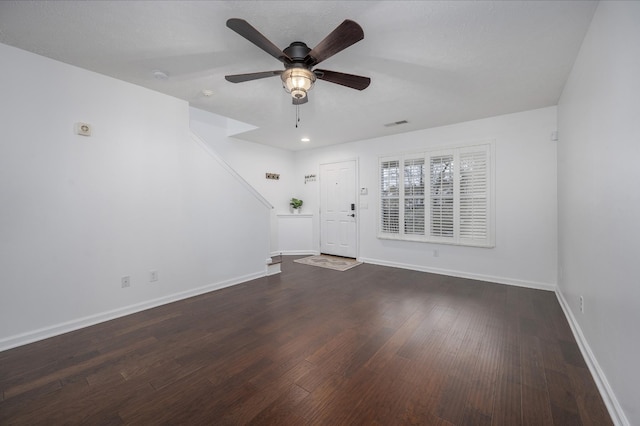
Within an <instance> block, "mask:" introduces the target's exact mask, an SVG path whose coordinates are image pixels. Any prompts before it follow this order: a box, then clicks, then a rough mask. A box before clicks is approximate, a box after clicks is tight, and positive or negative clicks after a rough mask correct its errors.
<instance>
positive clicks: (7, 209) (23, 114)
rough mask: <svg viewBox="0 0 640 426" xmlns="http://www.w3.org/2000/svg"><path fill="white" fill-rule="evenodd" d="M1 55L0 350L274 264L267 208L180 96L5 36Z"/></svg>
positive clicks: (253, 274) (232, 280)
mask: <svg viewBox="0 0 640 426" xmlns="http://www.w3.org/2000/svg"><path fill="white" fill-rule="evenodd" d="M0 63H2V67H0V93H1V94H2V96H0V284H1V296H0V350H1V349H4V348H8V347H12V346H16V345H19V344H23V343H26V342H29V341H33V340H37V339H40V338H43V337H47V336H49V335H53V334H57V333H60V332H64V331H68V330H70V329H74V328H78V327H81V326H85V325H88V324H91V323H95V322H99V321H101V320H105V319H108V318H111V317H114V316H118V315H122V314H126V313H128V312H132V311H135V310H140V309H143V308H145V307H149V306H153V305H156V304H160V303H163V302H167V301H169V300H174V299H176V298H181V297H185V296H188V295H192V294H197V293H200V292H204V291H207V290H211V289H214V288H218V287H221V286H224V285H229V284H232V283H236V282H240V281H244V280H247V279H249V278H253V277H256V276H261V275H264V274H265V273H266V266H265V259H266V257H267V255H268V249H269V246H268V244H269V209H268V207H267V206H266V205H265V204H263V203H262V201H260V200H259V199H258V198H257V197H255V196H254V195H252V194H251V192H249V191H247V190H246V188H245V187H244V186H243V185H242V183H241V182H240V180H238V179H237V178H236V177H234V175H233V174H230V173H229V172H228V171H226V170H225V169H224V168H223V167H221V165H220V164H219V163H218V162H216V160H214V158H213V157H211V156H209V155H208V154H207V152H206V150H205V149H204V147H203V146H201V145H199V144H198V143H197V142H195V141H194V140H192V138H191V137H190V134H191V133H190V129H189V109H188V105H187V103H186V102H184V101H181V100H178V99H175V98H172V97H169V96H165V95H161V94H159V93H156V92H153V91H150V90H147V89H143V88H141V87H138V86H134V85H131V84H128V83H124V82H121V81H118V80H115V79H112V78H108V77H105V76H102V75H99V74H96V73H92V72H89V71H86V70H82V69H79V68H75V67H72V66H69V65H66V64H63V63H60V62H56V61H53V60H50V59H47V58H44V57H41V56H37V55H34V54H31V53H28V52H25V51H21V50H18V49H15V48H12V47H8V46H5V45H0ZM78 121H86V122H89V123H91V124H92V125H93V127H94V128H93V135H92V136H91V137H88V138H87V137H82V136H78V135H75V134H74V132H73V130H74V123H75V122H78ZM223 135H224V133H223V134H222V136H220V137H223ZM229 200H233V203H232V205H230V203H229ZM150 270H157V271H158V272H159V281H158V282H157V283H153V284H151V283H149V282H148V278H149V271H150ZM125 275H128V276H130V277H131V287H130V288H128V289H122V288H121V283H120V279H121V277H122V276H125Z"/></svg>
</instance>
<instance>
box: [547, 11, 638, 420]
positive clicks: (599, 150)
mask: <svg viewBox="0 0 640 426" xmlns="http://www.w3.org/2000/svg"><path fill="white" fill-rule="evenodd" d="M639 40H640V2H614V1H610V2H609V1H608V2H601V3H600V4H599V5H598V9H597V10H596V13H595V15H594V18H593V21H592V23H591V27H590V29H589V32H588V33H587V35H586V37H585V40H584V42H583V45H582V48H581V50H580V53H579V55H578V58H577V60H576V62H575V64H574V67H573V70H572V72H571V75H570V77H569V80H568V82H567V84H566V86H565V88H564V91H563V94H562V97H561V99H560V103H559V107H558V117H559V118H558V120H559V135H560V141H559V142H558V166H559V172H558V187H559V189H558V200H559V202H558V207H559V216H558V218H559V229H560V232H559V259H560V260H559V270H560V278H559V285H558V286H559V290H560V292H561V295H562V298H563V302H564V303H565V305H566V306H568V309H569V311H570V313H569V316H570V318H571V319H572V321H574V325H575V326H576V329H577V330H578V333H579V334H580V335H582V337H583V339H584V340H583V343H584V344H585V347H586V348H587V351H588V352H591V353H592V356H593V359H592V361H593V363H594V368H595V369H596V370H597V371H598V375H599V376H600V378H601V380H602V385H603V386H604V388H605V391H607V392H609V393H610V395H609V396H610V397H611V401H609V403H610V404H612V405H613V406H614V408H616V409H617V410H618V412H619V413H620V414H619V418H618V419H617V420H618V421H619V422H620V423H626V424H640V399H639V397H638V383H640V368H638V364H637V363H638V361H637V360H638V354H640V332H639V331H638V326H639V325H640V302H639V300H640V246H639V242H640V223H639V219H640V189H639V186H638V184H639V183H640V167H639V166H638V161H640V77H639V76H640V47H639V46H640V42H639ZM580 296H583V298H584V313H581V312H580V308H579V302H578V301H579V297H580ZM605 396H607V395H606V394H605ZM622 411H624V413H626V420H625V414H622Z"/></svg>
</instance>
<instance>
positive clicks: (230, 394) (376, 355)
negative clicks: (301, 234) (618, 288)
mask: <svg viewBox="0 0 640 426" xmlns="http://www.w3.org/2000/svg"><path fill="white" fill-rule="evenodd" d="M282 269H283V273H282V274H280V275H276V276H271V277H267V278H262V279H258V280H254V281H251V282H248V283H244V284H241V285H238V286H234V287H231V288H227V289H223V290H219V291H216V292H212V293H208V294H205V295H202V296H199V297H195V298H191V299H187V300H184V301H180V302H176V303H172V304H169V305H165V306H162V307H159V308H156V309H152V310H148V311H145V312H141V313H138V314H135V315H130V316H127V317H124V318H120V319H117V320H113V321H109V322H106V323H103V324H99V325H96V326H93V327H89V328H85V329H83V330H79V331H76V332H73V333H68V334H66V335H63V336H58V337H55V338H51V339H47V340H44V341H41V342H37V343H33V344H30V345H26V346H22V347H19V348H16V349H12V350H8V351H4V352H0V424H2V425H5V424H28V425H37V424H46V425H54V424H80V423H82V424H114V425H115V424H189V425H198V424H216V425H226V424H246V423H253V424H273V425H306V424H326V425H352V424H379V425H396V424H416V425H417V424H420V425H519V424H537V425H562V426H565V425H580V424H584V425H607V424H611V420H610V417H609V415H608V413H607V411H606V408H605V406H604V404H603V402H602V400H601V398H600V395H599V394H598V391H597V389H596V386H595V384H594V381H593V379H592V377H591V375H590V373H589V370H588V369H587V367H586V365H585V362H584V360H583V358H582V356H581V354H580V351H579V349H578V346H577V344H576V342H575V340H574V338H573V336H572V334H571V330H570V328H569V325H568V324H567V321H566V319H565V318H564V316H563V313H562V310H561V308H560V306H559V304H558V302H557V300H556V297H555V295H554V294H553V293H551V292H546V291H539V290H531V289H524V288H518V287H510V286H505V285H499V284H491V283H485V282H479V281H473V280H465V279H459V278H451V277H445V276H439V275H432V274H426V273H421V272H413V271H406V270H400V269H394V268H386V267H381V266H374V265H366V264H365V265H361V266H358V267H356V268H353V269H351V270H349V271H346V272H336V271H332V270H328V269H321V268H317V267H314V266H307V265H300V264H297V263H293V261H292V258H290V257H284V258H283V263H282Z"/></svg>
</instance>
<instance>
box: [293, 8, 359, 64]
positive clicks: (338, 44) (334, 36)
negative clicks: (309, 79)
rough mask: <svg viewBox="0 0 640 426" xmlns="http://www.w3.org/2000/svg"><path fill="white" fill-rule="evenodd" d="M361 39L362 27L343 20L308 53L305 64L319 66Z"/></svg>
mask: <svg viewBox="0 0 640 426" xmlns="http://www.w3.org/2000/svg"><path fill="white" fill-rule="evenodd" d="M363 38H364V31H362V27H361V26H360V25H358V24H357V23H356V22H354V21H351V20H349V19H345V21H344V22H343V23H342V24H340V25H338V27H337V28H336V29H335V30H333V31H332V32H331V34H329V35H328V36H326V37H325V38H324V40H322V41H321V42H320V43H318V45H317V46H316V47H314V48H313V49H312V50H311V52H309V54H308V55H307V57H306V58H305V62H306V63H307V64H308V65H310V66H313V65H316V64H319V63H320V62H322V61H324V60H325V59H327V58H330V57H331V56H333V55H335V54H336V53H338V52H340V51H341V50H344V49H346V48H347V47H349V46H351V45H352V44H354V43H357V42H359V41H360V40H362V39H363Z"/></svg>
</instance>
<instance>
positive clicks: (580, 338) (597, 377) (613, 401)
mask: <svg viewBox="0 0 640 426" xmlns="http://www.w3.org/2000/svg"><path fill="white" fill-rule="evenodd" d="M556 297H557V298H558V302H559V303H560V306H561V307H562V310H563V311H564V315H565V317H567V322H569V326H570V327H571V331H572V332H573V336H574V337H575V339H576V342H578V347H579V348H580V352H582V357H583V358H584V360H585V362H586V364H587V367H589V371H590V372H591V375H592V376H593V380H594V381H595V382H596V386H597V387H598V390H599V391H600V396H602V400H603V401H604V404H605V405H606V406H607V410H608V411H609V415H610V416H611V420H613V423H614V424H616V425H621V426H630V425H631V423H629V420H628V419H627V417H626V416H625V414H624V410H622V407H621V406H620V403H619V402H618V399H617V398H616V395H615V394H614V393H613V389H611V386H610V385H609V381H608V380H607V377H606V376H605V374H604V371H602V368H600V364H598V360H597V359H596V357H595V355H594V354H593V351H592V350H591V347H590V346H589V343H588V342H587V339H586V338H585V337H584V334H583V333H582V329H581V328H580V325H579V324H578V321H576V318H575V317H574V316H573V312H572V311H571V309H570V308H569V304H568V303H567V301H566V299H565V298H564V295H563V294H562V292H561V291H560V289H556Z"/></svg>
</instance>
